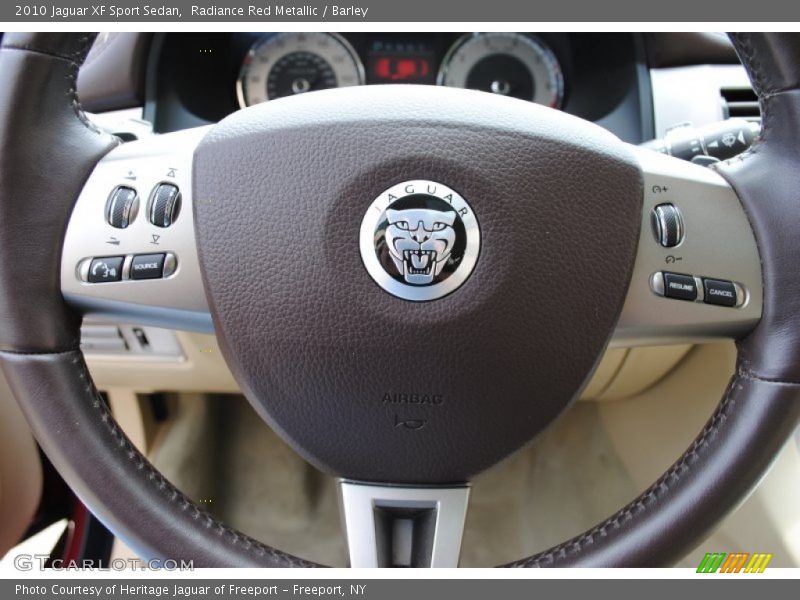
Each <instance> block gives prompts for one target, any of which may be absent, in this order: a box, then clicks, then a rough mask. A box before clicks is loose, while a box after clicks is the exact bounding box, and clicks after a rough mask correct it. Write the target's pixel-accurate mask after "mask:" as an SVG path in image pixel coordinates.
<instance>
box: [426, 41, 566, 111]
mask: <svg viewBox="0 0 800 600" xmlns="http://www.w3.org/2000/svg"><path fill="white" fill-rule="evenodd" d="M437 83H439V85H448V86H453V87H461V88H468V89H472V90H483V91H485V92H492V93H494V94H500V95H503V96H512V97H514V98H521V99H523V100H531V101H533V102H536V103H538V104H544V105H545V106H550V107H553V108H558V107H559V106H560V105H561V100H562V98H563V96H564V78H563V76H562V74H561V66H560V65H559V64H558V59H556V56H555V54H553V51H552V50H550V48H548V47H547V46H546V45H545V44H544V43H543V42H542V41H541V40H539V39H538V38H536V37H534V36H531V35H526V34H522V33H470V34H467V35H465V36H463V37H461V38H460V39H459V40H458V41H457V42H456V43H455V44H453V46H452V47H451V48H450V50H449V51H448V52H447V55H446V56H445V58H444V60H443V61H442V66H441V68H440V70H439V77H438V80H437Z"/></svg>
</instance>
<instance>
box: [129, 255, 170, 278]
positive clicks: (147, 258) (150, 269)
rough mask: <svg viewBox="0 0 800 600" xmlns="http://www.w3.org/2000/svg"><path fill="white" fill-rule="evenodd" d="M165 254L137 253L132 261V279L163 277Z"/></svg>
mask: <svg viewBox="0 0 800 600" xmlns="http://www.w3.org/2000/svg"><path fill="white" fill-rule="evenodd" d="M164 256H165V255H164V254H137V255H136V256H134V257H133V261H132V262H131V279H161V276H162V274H163V273H164Z"/></svg>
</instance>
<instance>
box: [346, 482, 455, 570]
mask: <svg viewBox="0 0 800 600" xmlns="http://www.w3.org/2000/svg"><path fill="white" fill-rule="evenodd" d="M339 492H340V500H341V505H342V518H343V520H344V525H345V532H346V534H347V545H348V548H349V551H350V566H351V567H457V566H458V557H459V553H460V550H461V538H462V535H463V533H464V519H465V518H466V514H467V503H468V500H469V486H467V485H461V486H452V487H443V486H442V487H440V486H427V487H412V486H402V485H398V486H387V485H372V484H368V483H358V482H353V481H346V480H342V481H340V482H339Z"/></svg>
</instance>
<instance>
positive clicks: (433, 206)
mask: <svg viewBox="0 0 800 600" xmlns="http://www.w3.org/2000/svg"><path fill="white" fill-rule="evenodd" d="M359 245H360V249H361V259H362V260H363V261H364V266H365V267H366V268H367V272H369V274H370V275H371V276H372V278H373V279H374V280H375V282H376V283H377V284H378V285H379V286H381V287H382V288H383V289H384V290H386V291H387V292H389V293H390V294H392V295H394V296H397V297H398V298H403V299H404V300H412V301H415V302H424V301H426V300H435V299H437V298H441V297H442V296H446V295H447V294H449V293H451V292H453V291H455V290H456V289H458V288H459V287H460V286H461V285H462V284H463V283H464V282H465V281H466V280H467V278H468V277H469V276H470V274H471V273H472V270H473V269H474V268H475V264H476V263H477V261H478V253H479V251H480V245H481V241H480V229H479V228H478V220H477V219H476V217H475V213H474V212H472V207H470V205H469V204H467V201H466V200H464V198H463V197H462V196H461V195H460V194H459V193H458V192H456V191H455V190H453V189H451V188H449V187H447V186H446V185H442V184H441V183H436V182H435V181H427V180H424V179H415V180H411V181H404V182H402V183H398V184H397V185H394V186H392V187H390V188H389V189H388V190H386V191H384V192H383V193H382V194H381V195H380V196H378V197H377V198H376V199H375V200H374V201H373V202H372V204H370V206H369V208H368V209H367V214H366V215H364V219H363V221H362V222H361V233H360V238H359Z"/></svg>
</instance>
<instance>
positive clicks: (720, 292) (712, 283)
mask: <svg viewBox="0 0 800 600" xmlns="http://www.w3.org/2000/svg"><path fill="white" fill-rule="evenodd" d="M703 292H704V294H703V301H704V302H705V303H706V304H718V305H719V306H736V288H735V287H734V285H733V283H732V282H730V281H723V280H721V279H703Z"/></svg>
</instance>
